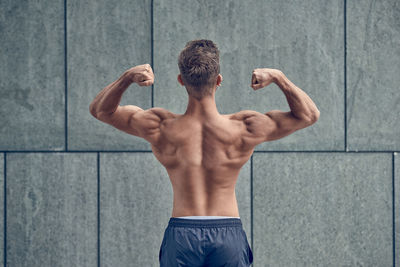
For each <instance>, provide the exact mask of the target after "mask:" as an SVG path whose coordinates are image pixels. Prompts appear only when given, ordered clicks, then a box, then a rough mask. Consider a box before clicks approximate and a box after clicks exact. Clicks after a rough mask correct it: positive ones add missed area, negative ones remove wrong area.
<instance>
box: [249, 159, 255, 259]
mask: <svg viewBox="0 0 400 267" xmlns="http://www.w3.org/2000/svg"><path fill="white" fill-rule="evenodd" d="M253 156H254V154H253V155H251V158H250V223H251V225H250V230H251V233H250V234H251V249H252V250H253V252H254V234H253V233H254V230H253V227H254V222H253V220H254V211H253V197H254V194H253ZM253 254H254V253H253Z"/></svg>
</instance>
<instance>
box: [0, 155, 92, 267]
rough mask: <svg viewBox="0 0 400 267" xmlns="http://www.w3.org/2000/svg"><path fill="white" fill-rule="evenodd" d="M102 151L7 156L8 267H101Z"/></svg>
mask: <svg viewBox="0 0 400 267" xmlns="http://www.w3.org/2000/svg"><path fill="white" fill-rule="evenodd" d="M96 159H97V157H96V154H91V153H85V154H75V153H67V154H66V153H43V154H42V153H24V154H21V153H15V154H7V266H29V267H33V266H93V267H94V266H97V165H96V162H97V161H96Z"/></svg>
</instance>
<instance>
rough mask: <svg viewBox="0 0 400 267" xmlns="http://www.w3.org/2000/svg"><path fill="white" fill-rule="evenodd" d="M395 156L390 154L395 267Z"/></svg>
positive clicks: (394, 260) (394, 263) (394, 264)
mask: <svg viewBox="0 0 400 267" xmlns="http://www.w3.org/2000/svg"><path fill="white" fill-rule="evenodd" d="M395 155H396V153H395V152H393V154H392V240H393V266H396V212H395V211H396V209H395V202H396V199H395V196H396V195H395Z"/></svg>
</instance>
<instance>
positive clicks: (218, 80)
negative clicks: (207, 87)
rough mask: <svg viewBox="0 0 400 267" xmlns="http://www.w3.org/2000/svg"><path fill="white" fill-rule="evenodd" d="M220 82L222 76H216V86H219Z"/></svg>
mask: <svg viewBox="0 0 400 267" xmlns="http://www.w3.org/2000/svg"><path fill="white" fill-rule="evenodd" d="M222 80H223V78H222V75H221V74H218V76H217V86H220V85H221V83H222Z"/></svg>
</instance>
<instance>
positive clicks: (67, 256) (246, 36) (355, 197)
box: [0, 0, 400, 267]
mask: <svg viewBox="0 0 400 267" xmlns="http://www.w3.org/2000/svg"><path fill="white" fill-rule="evenodd" d="M399 18H400V2H399V1H397V0H388V1H372V0H368V1H362V2H361V1H355V0H344V1H327V0H326V1H319V0H307V1H302V0H292V1H273V0H269V1H264V0H249V1H234V0H230V1H227V0H223V1H206V0H196V1H185V0H174V1H161V0H142V1H139V0H135V1H129V0H122V1H106V0H96V1H78V0H56V1H46V0H37V1H22V0H18V1H11V0H2V1H0V40H1V45H0V49H1V50H0V63H1V65H0V94H1V97H0V122H1V123H0V125H1V126H0V151H1V154H0V162H1V163H3V164H1V165H0V188H3V189H4V190H0V202H1V203H0V259H1V260H0V262H1V264H3V266H30V267H31V266H158V252H159V247H160V245H161V240H162V236H163V232H164V229H165V227H166V226H167V223H168V219H169V217H170V215H171V211H172V187H171V185H170V183H169V180H168V175H167V172H166V170H165V169H164V168H163V167H162V166H161V164H160V163H159V162H158V161H157V160H156V158H155V157H154V155H153V154H152V151H151V147H150V145H149V144H148V143H147V142H146V141H145V140H144V139H140V138H138V137H135V136H130V135H128V134H125V133H123V132H120V131H118V130H117V129H115V128H112V127H111V126H109V125H106V124H104V123H101V122H100V121H98V120H96V119H94V118H93V117H92V116H91V115H90V113H89V104H90V102H91V101H92V100H93V98H94V97H95V96H96V95H97V93H98V92H99V91H100V90H101V89H102V88H104V87H105V86H107V85H108V84H110V83H111V82H113V81H114V80H116V79H117V78H118V77H119V76H120V75H121V74H122V73H123V72H124V71H125V70H127V69H128V68H130V67H132V66H135V65H138V64H144V63H150V64H151V65H152V67H153V70H154V73H155V83H154V85H153V86H152V87H139V86H137V85H131V87H130V88H129V89H128V90H127V91H126V92H125V94H124V96H123V98H122V101H121V103H120V104H121V105H126V104H133V105H138V106H140V107H142V108H143V109H148V108H151V107H154V106H159V107H164V108H167V109H169V110H171V111H172V112H175V113H184V112H185V109H186V105H187V94H186V90H185V89H184V87H181V86H180V85H179V84H178V82H177V80H176V76H177V74H178V66H177V56H178V53H179V51H180V50H181V49H182V48H183V47H184V45H185V43H186V42H187V41H189V40H192V39H201V38H206V39H212V40H213V41H215V42H216V43H217V45H218V46H219V48H220V51H221V74H222V75H223V77H224V82H223V83H222V86H221V87H220V88H219V89H218V91H217V93H216V102H217V107H218V109H219V111H220V113H234V112H237V111H240V110H243V109H253V110H256V111H258V112H263V113H265V112H267V111H268V110H272V109H280V110H286V111H288V110H289V106H288V104H287V102H286V99H285V97H284V95H283V93H282V92H281V91H280V90H279V87H278V86H276V85H275V84H272V85H270V86H269V87H267V88H264V89H262V90H258V91H253V90H252V89H251V88H250V86H249V85H250V78H251V71H252V70H253V69H254V68H259V67H269V68H277V69H280V70H282V71H283V72H284V73H285V74H286V76H287V77H288V78H289V79H290V80H291V81H293V82H294V83H295V84H296V85H297V86H299V87H300V88H302V89H303V90H304V91H305V92H306V93H307V94H308V95H309V96H310V97H311V98H312V99H313V100H314V102H315V103H316V105H317V107H318V108H319V110H320V111H321V116H320V119H319V121H318V122H317V123H316V124H314V125H312V126H311V127H309V128H306V129H304V130H301V131H298V132H295V133H294V134H292V135H290V136H288V137H286V138H284V139H281V140H276V141H273V142H268V143H263V144H260V145H259V146H257V148H256V151H255V152H254V154H253V156H252V157H251V159H250V160H249V161H248V162H247V163H246V164H245V166H244V167H243V169H242V171H241V173H240V175H239V179H238V183H237V187H236V194H237V199H238V203H239V211H240V216H241V218H242V221H243V223H244V228H245V231H246V233H247V235H248V238H249V242H251V247H252V249H253V253H254V264H253V266H260V267H261V266H400V249H399V248H400V230H399V229H400V226H399V219H400V214H399V207H400V194H399V193H398V191H399V190H398V188H400V182H399V179H400V158H399V155H398V154H396V151H400V116H399V113H400V94H399V84H400V75H399V73H400V19H399Z"/></svg>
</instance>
